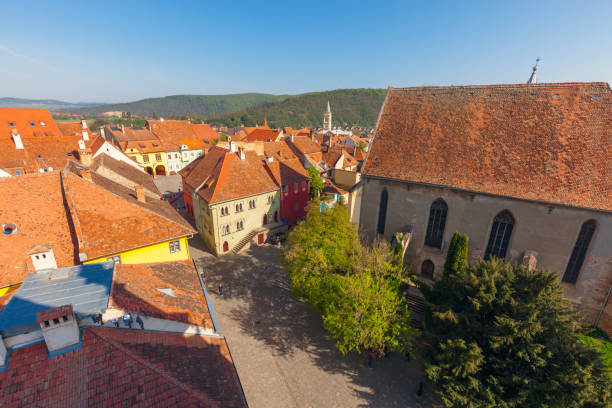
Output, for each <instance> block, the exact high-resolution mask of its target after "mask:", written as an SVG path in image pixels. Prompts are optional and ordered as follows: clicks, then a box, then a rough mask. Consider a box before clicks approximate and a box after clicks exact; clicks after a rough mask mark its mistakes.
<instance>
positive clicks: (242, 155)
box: [238, 147, 246, 160]
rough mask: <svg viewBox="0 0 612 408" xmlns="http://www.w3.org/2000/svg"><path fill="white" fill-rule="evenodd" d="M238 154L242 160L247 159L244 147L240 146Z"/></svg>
mask: <svg viewBox="0 0 612 408" xmlns="http://www.w3.org/2000/svg"><path fill="white" fill-rule="evenodd" d="M238 155H239V156H240V160H244V159H246V155H245V154H244V147H240V148H238Z"/></svg>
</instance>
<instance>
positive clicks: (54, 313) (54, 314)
mask: <svg viewBox="0 0 612 408" xmlns="http://www.w3.org/2000/svg"><path fill="white" fill-rule="evenodd" d="M71 314H72V305H64V306H58V307H54V308H53V309H49V310H43V311H42V312H36V323H41V322H44V321H47V320H53V319H57V318H60V317H62V316H68V315H71Z"/></svg>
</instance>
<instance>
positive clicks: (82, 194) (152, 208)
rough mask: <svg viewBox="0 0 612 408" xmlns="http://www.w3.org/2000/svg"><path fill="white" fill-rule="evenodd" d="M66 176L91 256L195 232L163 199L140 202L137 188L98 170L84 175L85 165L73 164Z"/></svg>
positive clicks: (72, 205)
mask: <svg viewBox="0 0 612 408" xmlns="http://www.w3.org/2000/svg"><path fill="white" fill-rule="evenodd" d="M64 174H65V176H64V177H63V181H64V188H65V189H66V192H67V195H68V200H67V201H68V205H69V206H70V208H71V215H72V221H73V223H74V225H75V226H76V227H75V229H76V233H77V235H81V239H82V242H81V246H82V248H83V249H84V251H85V253H86V254H87V258H88V259H94V258H98V257H101V256H107V255H111V254H115V253H118V252H123V251H127V250H129V249H135V248H140V247H143V246H147V245H151V244H154V243H158V242H163V241H167V240H170V239H175V238H180V237H185V236H189V235H193V234H194V233H195V231H194V230H193V228H192V227H191V225H189V224H188V223H187V221H185V220H184V219H183V218H182V217H181V216H180V215H179V214H178V213H177V212H176V211H175V210H174V209H173V208H172V207H171V205H170V204H169V203H168V202H166V201H162V200H158V199H153V198H150V197H148V196H147V197H145V199H146V202H141V201H138V200H137V199H136V197H135V192H134V190H133V189H130V188H127V187H124V186H122V185H120V184H117V183H115V182H113V181H111V180H109V179H107V178H105V177H103V176H100V175H98V174H97V173H92V174H91V176H92V180H93V181H87V180H85V179H83V178H82V176H81V174H82V168H81V167H79V166H75V165H74V164H71V165H69V166H67V167H66V169H65V171H64Z"/></svg>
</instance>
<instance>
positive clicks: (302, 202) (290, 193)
mask: <svg viewBox="0 0 612 408" xmlns="http://www.w3.org/2000/svg"><path fill="white" fill-rule="evenodd" d="M308 201H310V185H309V182H308V180H302V181H298V182H295V183H291V184H285V185H283V186H282V188H281V219H282V220H283V221H286V222H287V224H288V225H295V224H297V223H298V221H299V220H301V219H302V218H304V217H305V216H306V205H307V204H308Z"/></svg>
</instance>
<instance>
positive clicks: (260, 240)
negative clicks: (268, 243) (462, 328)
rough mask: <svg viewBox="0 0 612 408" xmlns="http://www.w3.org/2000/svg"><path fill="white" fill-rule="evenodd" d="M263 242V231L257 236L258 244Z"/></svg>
mask: <svg viewBox="0 0 612 408" xmlns="http://www.w3.org/2000/svg"><path fill="white" fill-rule="evenodd" d="M263 243H264V234H263V233H261V234H259V235H258V236H257V244H258V245H263Z"/></svg>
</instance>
